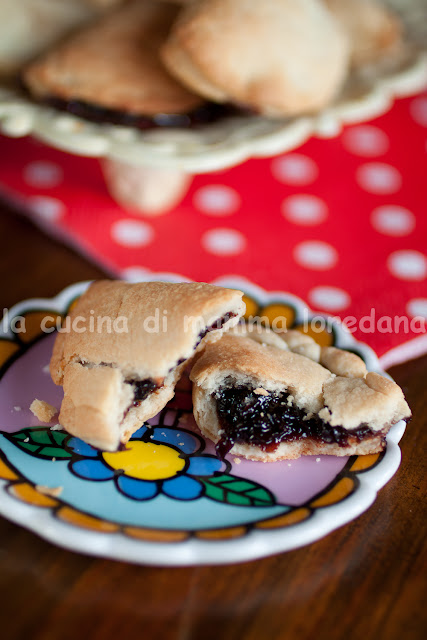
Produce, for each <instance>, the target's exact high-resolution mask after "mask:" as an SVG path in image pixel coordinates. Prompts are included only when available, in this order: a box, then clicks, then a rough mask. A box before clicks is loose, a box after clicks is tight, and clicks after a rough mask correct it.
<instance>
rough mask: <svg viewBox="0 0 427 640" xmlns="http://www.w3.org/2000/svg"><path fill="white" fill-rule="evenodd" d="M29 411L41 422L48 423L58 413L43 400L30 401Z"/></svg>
mask: <svg viewBox="0 0 427 640" xmlns="http://www.w3.org/2000/svg"><path fill="white" fill-rule="evenodd" d="M30 411H31V413H33V414H34V415H35V416H36V418H38V419H39V420H40V421H41V422H50V421H51V420H52V418H53V416H54V415H56V414H57V413H58V410H57V409H56V408H55V407H53V406H52V405H51V404H49V403H48V402H45V401H44V400H37V398H36V399H35V400H33V401H32V403H31V405H30Z"/></svg>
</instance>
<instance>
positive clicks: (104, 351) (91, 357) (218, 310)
mask: <svg viewBox="0 0 427 640" xmlns="http://www.w3.org/2000/svg"><path fill="white" fill-rule="evenodd" d="M242 295H243V294H242V292H241V291H236V290H232V289H224V288H221V287H216V286H214V285H209V284H203V283H178V284H174V283H166V282H144V283H137V284H129V283H125V282H120V281H107V280H105V281H98V282H95V283H94V284H92V285H91V286H90V287H89V289H88V290H87V292H86V293H84V294H83V295H82V296H81V298H80V299H79V300H78V302H77V304H76V305H75V307H74V308H73V309H72V311H71V313H70V315H69V316H68V317H67V319H66V320H65V323H64V326H63V328H62V329H61V332H59V333H58V335H57V338H56V342H55V345H54V349H53V355H52V359H51V362H50V373H51V376H52V379H53V381H54V383H55V384H57V385H61V386H62V387H63V388H64V399H63V401H62V405H61V411H60V414H59V422H60V424H61V425H62V426H63V427H64V428H65V429H66V430H67V431H68V432H69V433H71V434H73V435H75V436H77V437H79V438H82V439H83V440H85V441H86V442H89V443H90V444H92V445H93V446H95V447H98V448H100V449H104V450H108V451H114V450H116V449H117V448H118V447H119V445H120V443H126V442H127V440H128V439H129V438H130V436H131V435H132V433H134V432H135V431H136V430H137V429H138V428H139V427H140V426H141V424H142V423H143V422H144V421H145V420H147V419H148V418H151V417H153V416H154V415H156V413H158V412H159V411H160V410H161V409H162V408H163V407H164V406H165V404H166V403H167V402H168V401H169V400H170V399H171V398H172V397H173V395H174V389H175V384H176V383H177V381H178V380H179V378H180V376H181V373H182V371H183V369H184V368H185V366H186V365H187V363H188V360H189V359H190V358H192V357H193V356H194V354H195V353H196V352H198V351H200V350H201V349H202V348H203V347H204V346H205V344H206V343H208V342H209V341H212V340H216V339H218V338H219V337H220V336H221V334H222V332H223V331H225V330H227V329H229V328H230V327H232V326H233V325H234V324H236V323H237V322H238V321H239V318H240V316H241V315H242V314H243V313H244V310H245V304H244V302H243V301H242Z"/></svg>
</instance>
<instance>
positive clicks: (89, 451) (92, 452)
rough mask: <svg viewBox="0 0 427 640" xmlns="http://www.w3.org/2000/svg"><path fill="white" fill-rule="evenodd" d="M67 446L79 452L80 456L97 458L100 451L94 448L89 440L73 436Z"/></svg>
mask: <svg viewBox="0 0 427 640" xmlns="http://www.w3.org/2000/svg"><path fill="white" fill-rule="evenodd" d="M67 448H68V449H71V451H74V452H75V453H78V454H79V456H82V457H83V458H96V457H97V455H98V451H97V450H96V449H94V447H92V446H91V445H90V444H88V443H87V442H83V440H80V438H71V439H70V440H68V442H67Z"/></svg>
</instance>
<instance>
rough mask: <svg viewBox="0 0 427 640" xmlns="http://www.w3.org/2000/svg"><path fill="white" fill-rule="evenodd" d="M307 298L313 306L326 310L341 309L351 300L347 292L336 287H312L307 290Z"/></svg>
mask: <svg viewBox="0 0 427 640" xmlns="http://www.w3.org/2000/svg"><path fill="white" fill-rule="evenodd" d="M308 299H309V301H310V303H311V304H312V305H313V306H314V307H318V308H320V309H325V310H326V311H342V310H343V309H346V308H347V307H348V305H349V304H350V302H351V298H350V296H349V295H348V293H347V292H346V291H344V290H343V289H338V287H314V289H312V290H311V291H310V292H309V294H308Z"/></svg>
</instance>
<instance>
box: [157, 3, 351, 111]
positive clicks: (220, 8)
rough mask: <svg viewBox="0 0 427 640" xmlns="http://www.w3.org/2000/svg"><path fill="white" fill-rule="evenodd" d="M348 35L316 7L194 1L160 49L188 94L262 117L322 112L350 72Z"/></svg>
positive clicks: (167, 64)
mask: <svg viewBox="0 0 427 640" xmlns="http://www.w3.org/2000/svg"><path fill="white" fill-rule="evenodd" d="M348 53H349V42H348V37H347V35H346V33H344V32H343V30H342V28H341V26H340V24H339V23H338V22H337V21H336V20H335V18H334V17H333V16H332V15H331V13H330V12H329V11H328V10H327V9H326V7H325V6H324V5H323V4H322V3H321V2H320V0H298V2H295V1H293V0H262V2H261V1H260V2H254V1H253V0H195V2H192V3H190V4H189V6H187V7H185V8H183V10H182V11H181V13H180V14H179V16H178V19H177V20H176V22H175V23H174V25H173V27H172V30H171V33H170V35H169V37H168V39H167V41H166V43H165V44H164V45H163V47H162V50H161V56H162V60H163V62H164V63H165V65H166V66H167V68H168V69H169V71H170V72H171V73H173V74H174V75H175V77H176V78H177V79H178V80H179V81H181V82H182V83H184V84H185V85H186V86H187V87H188V88H189V89H191V90H192V91H195V92H196V93H198V94H200V95H203V96H204V97H205V98H207V99H209V100H213V101H215V102H229V101H230V102H234V103H238V104H242V105H246V106H249V107H251V108H252V109H254V110H255V111H257V112H259V113H262V114H265V115H268V116H291V115H295V114H297V113H304V112H310V111H314V110H317V109H321V108H323V107H325V106H326V105H327V104H329V103H330V102H331V100H332V99H333V98H334V97H335V96H336V94H337V93H338V91H339V90H340V88H341V86H342V83H343V81H344V79H345V76H346V73H347V68H348Z"/></svg>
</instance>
